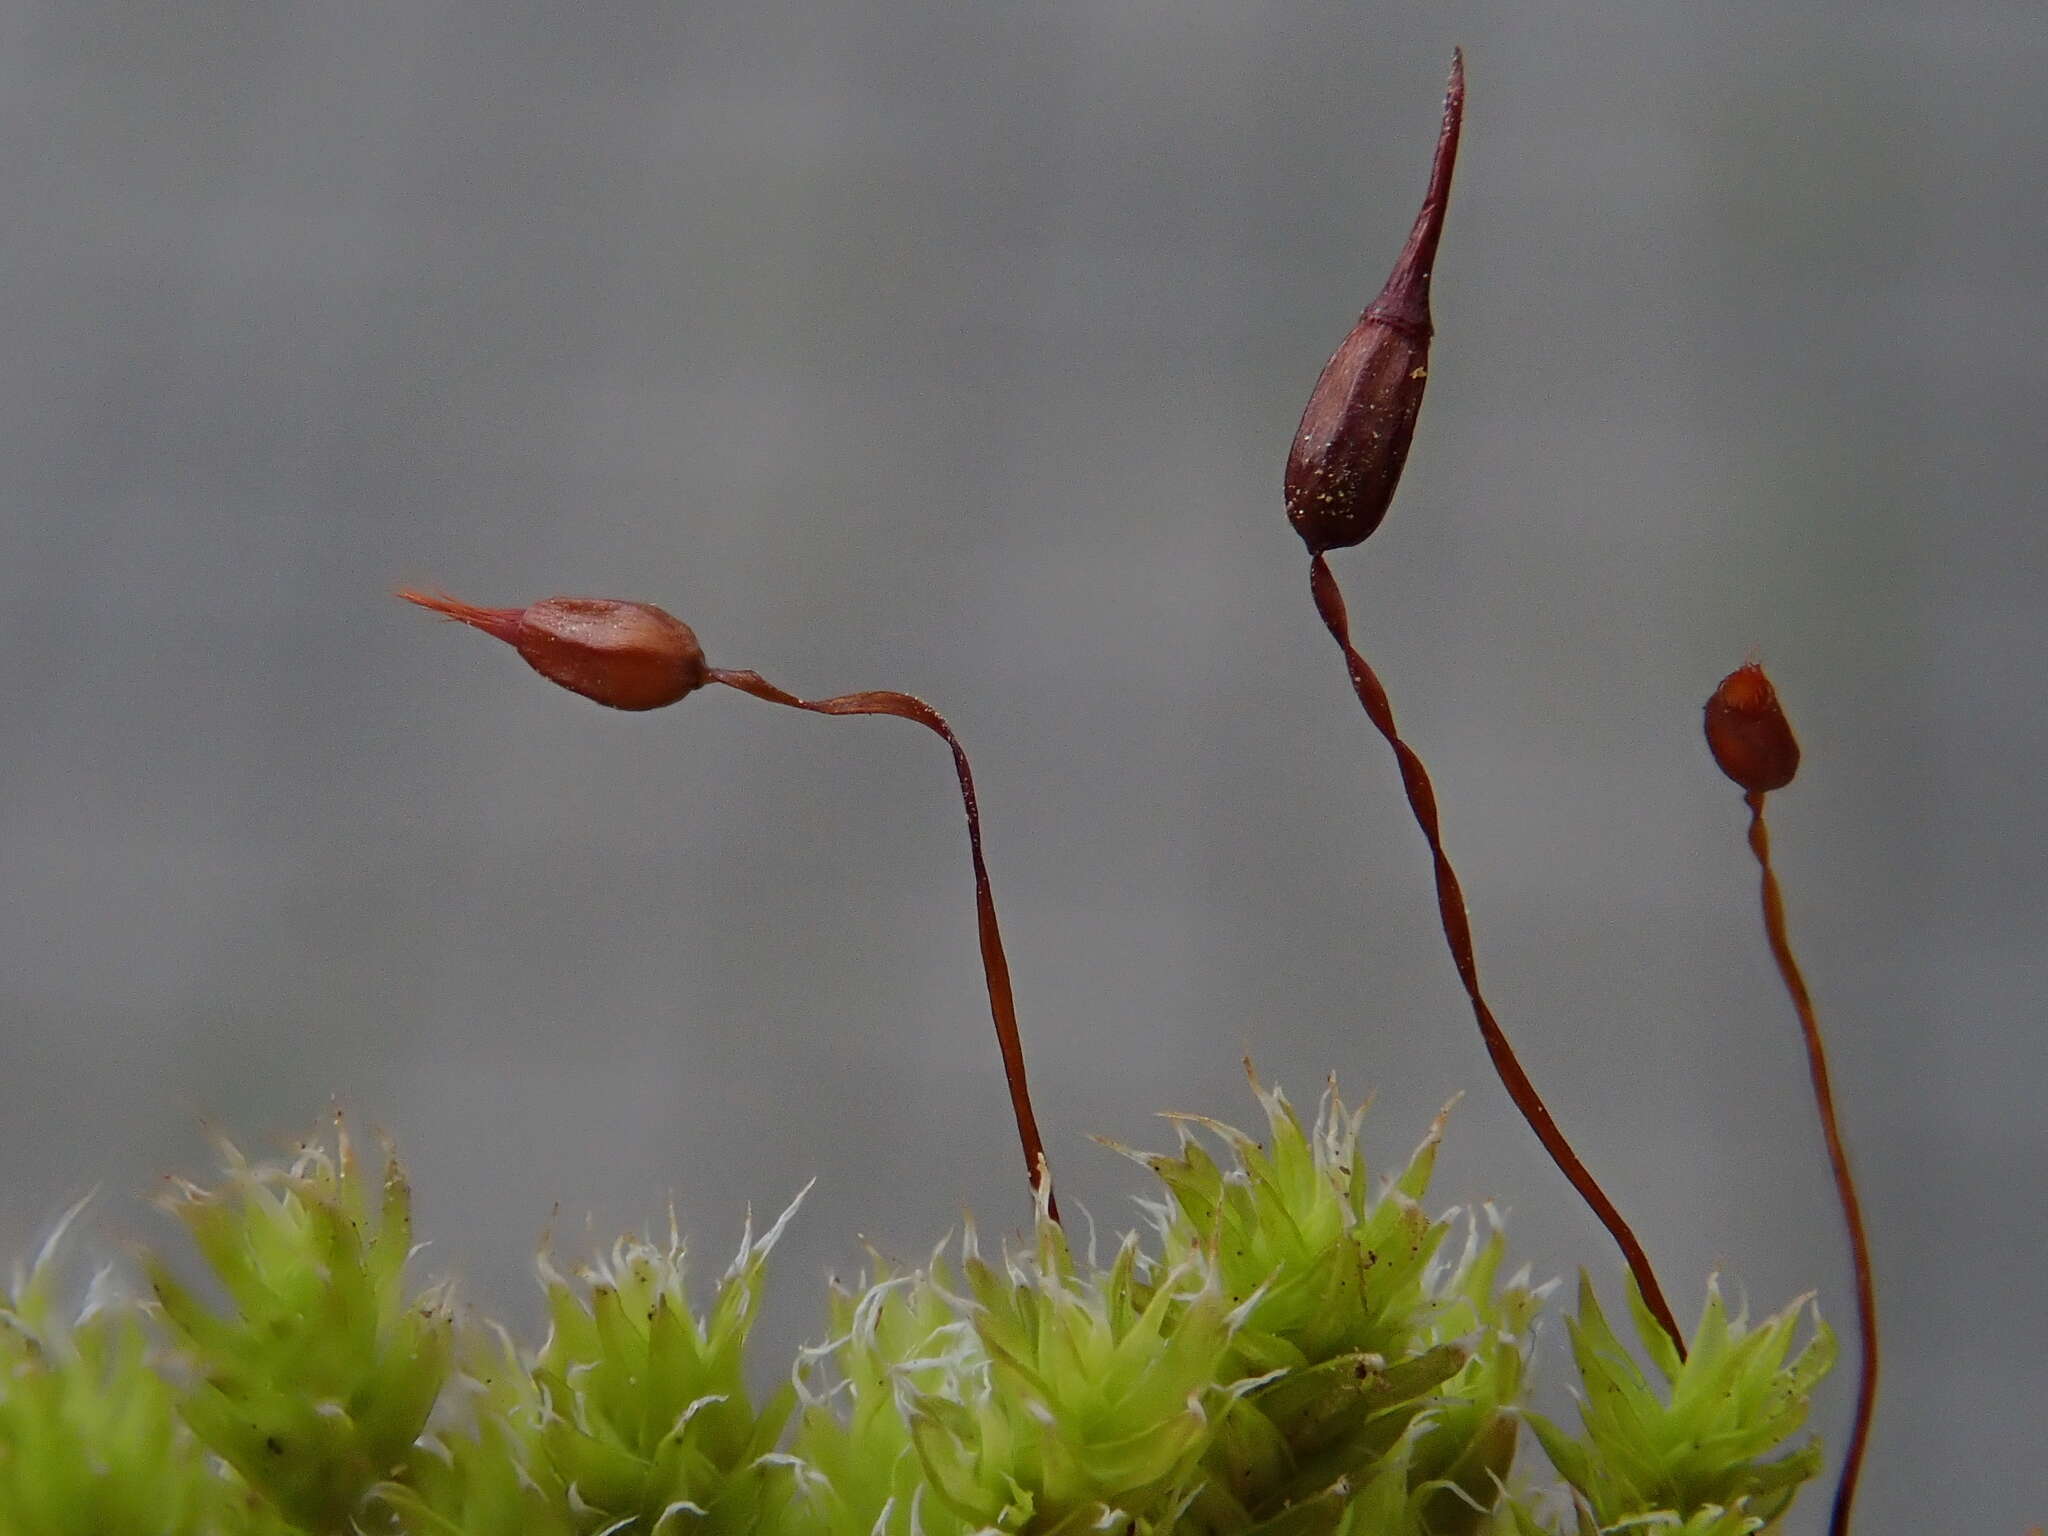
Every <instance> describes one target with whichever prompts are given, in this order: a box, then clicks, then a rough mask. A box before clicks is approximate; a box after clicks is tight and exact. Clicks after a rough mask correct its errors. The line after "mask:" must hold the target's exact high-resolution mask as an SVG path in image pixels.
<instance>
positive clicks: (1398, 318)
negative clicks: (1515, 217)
mask: <svg viewBox="0 0 2048 1536" xmlns="http://www.w3.org/2000/svg"><path fill="white" fill-rule="evenodd" d="M1464 119H1465V60H1464V56H1463V55H1462V54H1459V55H1454V56H1453V58H1452V60H1451V80H1450V85H1449V87H1448V88H1447V89H1446V91H1445V92H1444V118H1443V127H1442V128H1441V130H1440V131H1439V132H1438V135H1437V141H1436V158H1435V160H1434V162H1433V163H1432V164H1431V166H1430V172H1429V190H1428V193H1427V195H1425V196H1424V198H1423V200H1422V208H1421V211H1420V212H1418V213H1417V214H1416V215H1415V224H1414V227H1413V228H1412V229H1410V230H1409V232H1408V240H1407V243H1406V244H1405V245H1403V246H1402V248H1401V255H1400V259H1399V260H1398V261H1396V262H1395V263H1394V270H1393V272H1392V273H1390V274H1389V275H1388V277H1387V281H1386V286H1385V287H1383V288H1382V289H1381V290H1380V296H1379V297H1378V298H1377V299H1375V300H1373V302H1372V304H1371V306H1370V307H1369V308H1367V310H1366V312H1365V313H1364V314H1363V315H1361V316H1359V318H1358V323H1357V324H1356V325H1354V326H1353V327H1352V328H1351V333H1350V334H1349V335H1348V336H1346V337H1345V338H1344V340H1343V341H1342V342H1341V343H1340V344H1339V345H1338V347H1337V350H1336V352H1335V353H1334V354H1333V355H1332V356H1331V358H1330V360H1329V362H1327V363H1325V364H1324V365H1323V372H1322V376H1321V377H1319V378H1318V379H1317V380H1316V386H1315V388H1314V389H1313V390H1311V391H1310V393H1309V398H1308V407H1307V409H1305V410H1304V411H1303V412H1302V413H1301V426H1300V428H1299V429H1298V430H1297V431H1296V432H1295V434H1294V443H1293V445H1292V447H1291V448H1290V449H1289V450H1288V454H1287V482H1286V489H1287V520H1288V522H1290V523H1291V524H1293V526H1294V531H1295V532H1296V533H1298V534H1300V535H1301V540H1302V542H1303V543H1304V544H1306V545H1307V546H1308V549H1309V553H1310V554H1312V555H1320V554H1322V553H1324V552H1325V551H1326V550H1332V549H1349V548H1350V547H1351V546H1352V545H1354V544H1362V543H1364V542H1365V540H1366V539H1367V538H1369V537H1371V535H1372V532H1373V530H1374V529H1376V528H1378V527H1379V525H1380V522H1381V520H1382V519H1384V518H1385V517H1386V515H1387V508H1388V507H1389V506H1390V505H1392V503H1393V500H1394V492H1395V491H1396V490H1397V489H1398V488H1399V486H1400V484H1401V471H1402V469H1403V468H1404V467H1405V466H1406V465H1407V462H1408V446H1409V444H1410V443H1411V442H1412V441H1413V440H1414V437H1415V419H1416V417H1417V416H1418V415H1420V414H1421V411H1422V396H1423V392H1424V390H1425V389H1426V388H1427V387H1428V384H1429V341H1430V336H1431V333H1432V330H1433V327H1432V325H1431V322H1430V315H1429V279H1430V274H1431V272H1432V271H1433V270H1434V269H1435V266H1436V251H1437V242H1438V240H1439V239H1440V238H1441V236H1442V235H1443V229H1444V212H1445V210H1446V209H1447V208H1448V207H1449V206H1450V200H1451V172H1452V170H1453V169H1454V168H1455V167H1456V165H1457V161H1458V132H1459V129H1460V128H1461V126H1462V125H1463V123H1464Z"/></svg>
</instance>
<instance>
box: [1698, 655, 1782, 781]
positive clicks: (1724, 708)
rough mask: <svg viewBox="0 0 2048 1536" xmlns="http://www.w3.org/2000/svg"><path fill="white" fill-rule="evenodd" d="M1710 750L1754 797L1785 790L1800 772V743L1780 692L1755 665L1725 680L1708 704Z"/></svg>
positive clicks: (1708, 745)
mask: <svg viewBox="0 0 2048 1536" xmlns="http://www.w3.org/2000/svg"><path fill="white" fill-rule="evenodd" d="M1706 727H1707V748H1708V750H1709V751H1711V752H1712V753H1713V754H1714V761H1715V762H1716V763H1718V764H1720V765H1721V771H1722V772H1723V773H1725V774H1727V775H1728V777H1729V778H1731V779H1733V780H1734V781H1735V782H1736V783H1737V784H1738V785H1740V786H1741V787H1742V788H1743V789H1745V790H1747V791H1748V792H1749V793H1750V794H1753V795H1761V794H1768V793H1769V792H1770V791H1771V790H1774V789H1783V788H1784V787H1785V786H1786V785H1787V784H1790V783H1791V782H1792V776H1793V775H1794V774H1795V773H1797V772H1798V771H1799V743H1798V742H1797V741H1795V740H1794V739H1793V737H1792V727H1791V725H1790V724H1789V723H1788V722H1787V721H1786V719H1785V711H1784V710H1783V708H1781V707H1780V706H1779V704H1778V690H1777V689H1775V688H1773V687H1772V686H1771V680H1770V679H1769V678H1767V677H1765V676H1764V669H1763V668H1762V667H1760V666H1758V665H1757V664H1756V663H1755V662H1753V661H1751V662H1745V663H1744V664H1743V665H1741V666H1739V667H1737V668H1736V669H1735V670H1734V671H1733V672H1730V673H1729V674H1728V675H1727V676H1726V677H1724V678H1722V679H1721V686H1720V687H1718V688H1716V689H1715V690H1714V696H1713V697H1712V698H1710V699H1708V700H1707V710H1706Z"/></svg>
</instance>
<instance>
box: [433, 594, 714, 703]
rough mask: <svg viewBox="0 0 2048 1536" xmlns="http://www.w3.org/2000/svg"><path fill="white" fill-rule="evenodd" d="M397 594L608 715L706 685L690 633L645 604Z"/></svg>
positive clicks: (601, 599) (667, 699)
mask: <svg viewBox="0 0 2048 1536" xmlns="http://www.w3.org/2000/svg"><path fill="white" fill-rule="evenodd" d="M398 595H399V596H400V597H402V598H404V599H405V600H406V601H407V602H409V603H417V604H419V605H420V607H422V608H426V609H429V610H431V611H432V612H434V613H438V614H440V615H441V616H442V617H443V618H449V619H454V620H455V621H456V622H458V623H461V624H467V625H469V626H470V627H471V628H473V629H480V630H482V631H483V632H484V633H485V634H487V635H490V636H492V637H494V638H496V639H499V640H502V641H504V642H505V643H506V644H507V645H509V646H511V647H512V648H513V649H514V650H516V651H517V652H519V654H520V655H521V656H523V657H525V658H526V664H527V665H528V666H530V667H532V668H533V670H534V671H536V672H538V673H539V674H540V675H541V676H542V677H544V678H546V679H547V680H548V681H549V682H551V683H559V684H561V686H562V687H564V688H567V689H568V690H569V691H570V692H571V693H580V694H582V695H583V697H585V698H586V699H595V700H596V701H597V702H598V703H600V704H604V705H607V706H609V707H610V708H612V709H634V710H639V709H660V708H661V707H662V706H663V705H664V704H673V703H675V702H676V700H678V699H680V698H682V697H683V696H684V695H686V694H690V693H694V692H696V690H697V689H699V688H702V687H703V686H704V684H705V682H706V681H708V677H707V673H706V669H705V665H704V649H703V647H702V646H700V645H698V644H697V636H696V634H695V633H694V632H693V631H692V630H691V628H690V626H689V625H687V624H685V623H684V622H683V621H682V620H681V619H678V618H676V617H675V616H674V615H673V614H669V613H665V612H663V611H662V610H661V609H659V608H657V607H655V606H654V605H653V604H652V603H626V602H620V601H618V600H617V599H615V598H609V597H549V598H543V599H542V600H541V601H539V602H537V603H535V604H534V605H533V606H532V607H530V608H477V607H474V606H472V605H471V604H469V603H464V602H458V601H456V599H454V598H452V597H445V596H439V595H436V594H433V593H428V592H414V591H410V590H408V591H402V592H400V593H399V594H398Z"/></svg>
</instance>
